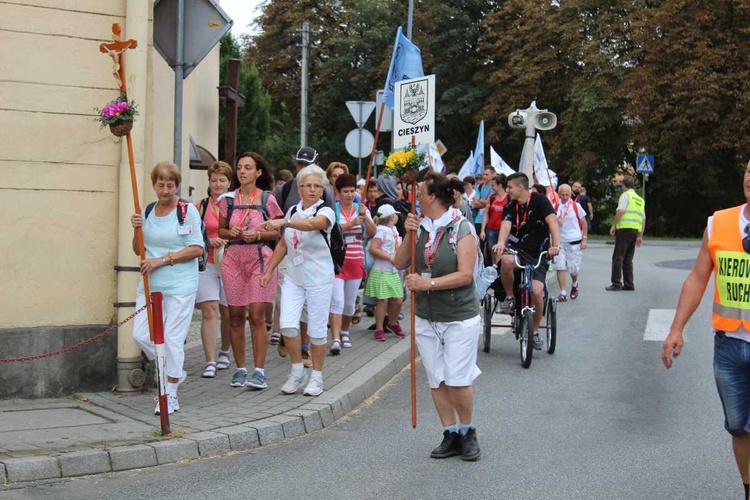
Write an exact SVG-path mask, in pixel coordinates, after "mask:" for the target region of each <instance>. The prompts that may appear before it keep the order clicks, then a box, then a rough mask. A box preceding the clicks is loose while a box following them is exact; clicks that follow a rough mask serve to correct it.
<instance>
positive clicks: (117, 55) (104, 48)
mask: <svg viewBox="0 0 750 500" xmlns="http://www.w3.org/2000/svg"><path fill="white" fill-rule="evenodd" d="M112 40H113V41H112V42H111V43H103V44H101V45H99V52H101V53H102V54H107V55H109V56H110V57H111V58H112V59H113V61H114V69H115V71H114V75H115V79H116V80H117V81H118V82H119V84H120V93H123V94H125V95H126V96H127V94H128V85H127V80H126V79H125V59H124V58H123V56H122V55H123V52H125V51H126V50H128V49H135V48H136V47H138V42H137V41H136V40H132V39H131V40H125V41H122V29H121V28H120V25H119V24H118V23H114V24H113V25H112ZM126 139H127V144H128V161H129V163H130V183H131V186H132V188H133V206H134V207H135V213H141V204H140V201H139V197H138V180H137V178H136V174H135V158H134V156H135V154H134V153H133V138H132V137H131V136H130V132H128V134H127V136H126ZM135 237H136V240H137V241H138V251H139V253H140V255H141V261H144V260H146V247H145V246H144V244H143V229H142V228H140V227H139V228H136V230H135ZM143 293H144V295H145V296H146V302H147V304H148V305H149V307H147V308H146V313H147V314H148V327H149V328H148V329H149V335H150V337H151V341H152V342H153V340H154V313H153V311H152V310H151V292H150V289H149V284H148V275H143Z"/></svg>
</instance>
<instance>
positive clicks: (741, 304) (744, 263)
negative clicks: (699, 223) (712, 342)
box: [708, 205, 750, 332]
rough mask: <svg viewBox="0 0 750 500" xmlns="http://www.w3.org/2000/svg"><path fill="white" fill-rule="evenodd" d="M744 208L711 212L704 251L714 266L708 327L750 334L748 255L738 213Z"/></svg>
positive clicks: (749, 272) (749, 270)
mask: <svg viewBox="0 0 750 500" xmlns="http://www.w3.org/2000/svg"><path fill="white" fill-rule="evenodd" d="M743 207H744V205H740V206H739V207H733V208H728V209H726V210H719V211H718V212H714V215H713V223H712V224H713V226H712V230H711V235H710V237H709V238H708V251H709V252H710V254H711V260H713V263H714V306H713V314H712V317H711V325H712V326H713V327H714V328H715V329H716V330H722V331H725V332H734V331H736V330H737V329H738V328H739V326H740V325H742V327H743V328H744V329H745V330H747V331H750V254H747V253H745V250H743V248H742V238H743V237H744V235H743V234H742V233H741V232H740V224H739V219H740V211H741V210H742V209H743Z"/></svg>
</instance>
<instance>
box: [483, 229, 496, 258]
mask: <svg viewBox="0 0 750 500" xmlns="http://www.w3.org/2000/svg"><path fill="white" fill-rule="evenodd" d="M484 234H485V236H486V241H487V253H489V254H490V255H492V247H494V246H495V245H497V239H498V238H499V237H500V230H499V229H490V228H485V230H484Z"/></svg>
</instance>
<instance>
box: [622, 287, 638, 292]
mask: <svg viewBox="0 0 750 500" xmlns="http://www.w3.org/2000/svg"><path fill="white" fill-rule="evenodd" d="M622 289H623V290H625V291H628V292H632V291H634V290H635V287H634V286H623V287H622Z"/></svg>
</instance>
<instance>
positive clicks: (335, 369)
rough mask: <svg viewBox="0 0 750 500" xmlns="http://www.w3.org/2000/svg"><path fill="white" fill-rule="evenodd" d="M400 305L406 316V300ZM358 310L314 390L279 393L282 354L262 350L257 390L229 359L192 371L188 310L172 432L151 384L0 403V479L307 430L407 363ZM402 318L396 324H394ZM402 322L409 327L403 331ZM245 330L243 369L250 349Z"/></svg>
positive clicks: (151, 460) (222, 448)
mask: <svg viewBox="0 0 750 500" xmlns="http://www.w3.org/2000/svg"><path fill="white" fill-rule="evenodd" d="M405 304H406V305H407V307H404V312H405V314H407V316H406V318H407V320H406V321H407V322H408V300H407V301H405ZM373 323H374V319H373V318H368V317H367V316H365V315H364V314H363V316H362V321H361V323H360V324H359V325H356V326H354V325H353V327H352V329H351V338H352V343H353V344H354V347H353V348H351V349H342V353H341V354H340V355H338V356H331V355H329V356H327V358H326V363H325V368H324V370H323V373H324V389H325V391H324V392H323V394H322V395H320V396H318V397H315V398H311V397H307V396H303V395H302V394H301V393H302V391H301V390H300V392H299V393H298V394H297V395H292V396H288V395H284V394H282V393H281V390H280V389H281V385H282V384H283V383H284V382H285V381H286V377H287V375H288V374H289V368H290V367H289V358H281V357H279V356H278V354H277V349H276V347H275V346H269V347H268V356H267V360H266V367H265V369H266V376H267V377H268V388H267V389H265V390H262V391H253V390H248V389H247V388H234V387H230V385H229V382H230V381H231V378H232V375H233V373H234V366H232V367H230V369H228V370H221V371H219V372H217V376H216V377H215V378H213V379H204V378H201V376H200V374H201V372H202V371H203V367H204V365H205V358H204V354H203V347H202V344H201V341H200V316H199V315H196V318H195V319H194V321H193V323H192V325H191V329H190V334H189V335H188V342H187V344H186V346H185V347H186V352H185V369H186V370H187V372H188V378H187V380H186V381H185V382H184V383H183V384H182V385H180V389H179V391H178V395H179V400H180V410H179V411H178V412H175V413H173V414H172V415H171V416H170V424H171V427H172V431H173V437H171V438H162V437H161V436H160V432H159V425H160V421H159V417H158V416H156V415H154V414H153V411H154V406H155V402H154V397H155V396H156V391H155V389H154V390H151V391H149V392H145V393H142V394H137V395H135V396H121V395H118V394H117V393H115V392H97V393H80V394H76V395H75V396H73V397H70V398H60V399H38V400H17V399H16V400H5V401H0V484H3V483H9V482H19V481H33V480H41V479H50V478H59V477H70V476H78V475H85V474H96V473H102V472H109V471H119V470H127V469H135V468H142V467H149V466H154V465H161V464H166V463H172V462H177V461H181V460H186V459H197V458H199V457H206V456H212V455H218V454H221V453H227V452H229V451H243V450H248V449H252V448H255V447H258V446H263V445H266V444H270V443H275V442H279V441H281V440H283V439H287V438H291V437H295V436H299V435H302V434H305V433H310V432H314V431H316V430H319V429H321V428H323V427H326V426H328V425H330V424H331V423H333V422H334V421H335V420H337V419H340V418H341V417H343V416H344V415H345V414H347V413H348V412H350V411H351V410H352V409H353V408H355V407H356V406H358V405H359V404H361V403H362V402H363V401H364V400H365V399H366V398H368V397H370V396H372V395H373V394H374V393H375V392H376V391H377V390H378V389H379V388H380V387H382V386H383V385H384V384H386V383H387V382H388V381H389V380H390V379H391V378H393V377H394V376H395V375H396V374H397V373H398V372H399V371H400V370H402V369H403V368H404V367H406V366H408V363H409V357H410V354H409V339H408V338H407V339H398V338H397V337H395V336H394V335H389V337H388V340H387V341H386V342H379V341H376V340H373V338H372V331H368V330H367V327H369V326H370V325H372V324H373ZM402 323H403V322H402ZM406 329H408V328H406ZM246 333H247V339H248V347H247V357H248V368H249V371H252V366H253V365H252V348H251V342H250V335H249V331H248V332H246Z"/></svg>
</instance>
